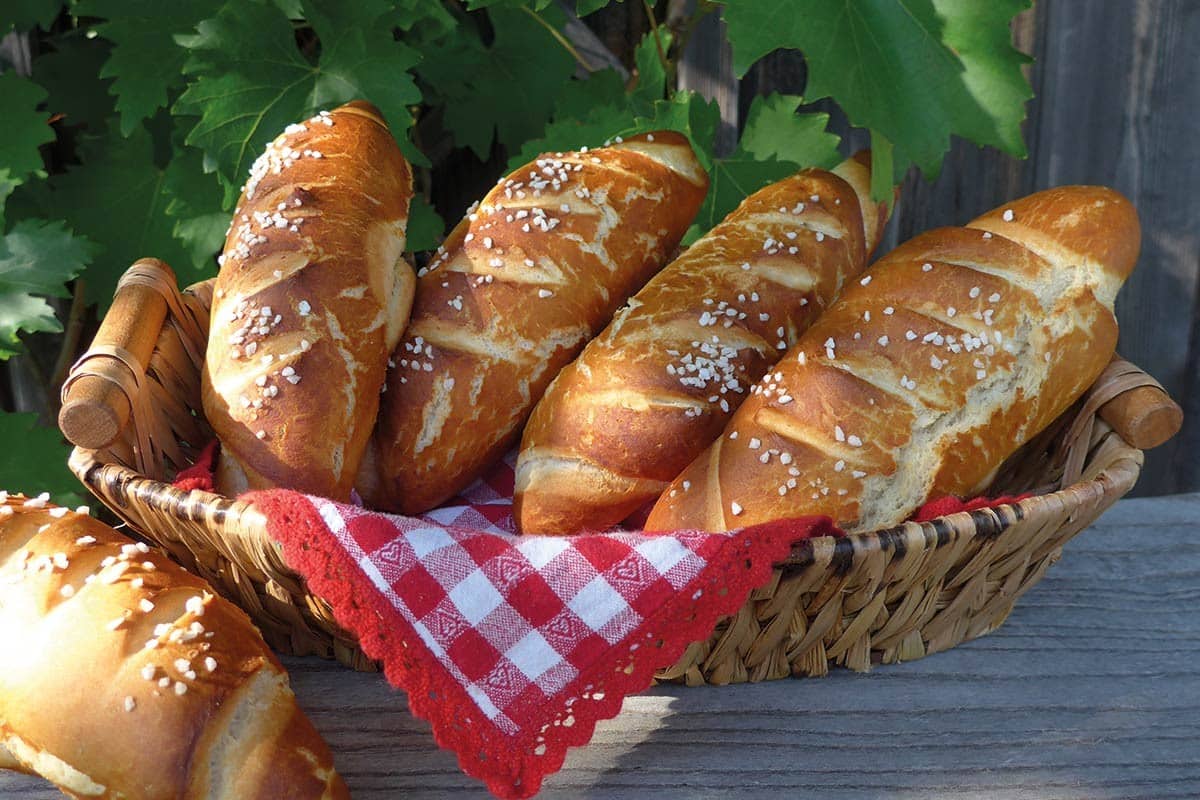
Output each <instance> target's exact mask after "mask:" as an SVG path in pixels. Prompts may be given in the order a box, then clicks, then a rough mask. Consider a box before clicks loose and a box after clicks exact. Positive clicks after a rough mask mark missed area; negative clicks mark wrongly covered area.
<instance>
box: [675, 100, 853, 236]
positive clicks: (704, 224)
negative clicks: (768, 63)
mask: <svg viewBox="0 0 1200 800" xmlns="http://www.w3.org/2000/svg"><path fill="white" fill-rule="evenodd" d="M802 102H803V98H801V97H794V96H792V95H782V94H772V95H770V96H769V97H755V98H754V100H753V102H752V103H751V104H750V110H749V112H748V113H747V114H746V127H745V128H744V129H743V130H742V136H741V140H740V141H739V142H738V146H737V149H736V150H734V152H733V154H732V155H730V156H728V157H727V158H717V159H714V160H713V164H712V167H711V169H710V170H709V176H708V177H709V187H708V196H707V197H705V198H704V204H703V205H702V206H701V207H700V212H699V213H698V214H697V215H696V223H695V224H694V225H693V226H692V228H691V230H689V231H688V235H687V238H686V239H685V241H687V242H691V241H694V240H695V239H697V238H699V236H700V235H701V234H703V233H704V232H705V231H706V230H708V229H709V228H711V227H713V226H714V225H716V224H717V223H718V222H720V221H721V220H722V219H724V218H725V215H727V214H728V213H729V212H730V211H733V209H735V208H737V205H738V203H740V202H741V201H742V200H743V199H744V198H745V197H746V196H747V195H749V194H752V193H754V192H756V191H758V190H759V189H761V188H762V187H764V186H766V185H767V184H769V183H774V182H775V181H777V180H781V179H783V178H786V177H787V176H788V175H791V174H792V173H794V172H796V171H798V170H800V169H802V168H803V167H832V166H834V165H836V164H837V163H838V161H840V160H841V156H840V155H839V154H838V149H837V148H838V137H837V136H834V135H833V134H831V133H828V132H826V130H825V126H826V124H828V122H829V115H828V114H797V113H796V109H797V108H798V107H799V106H800V104H801V103H802Z"/></svg>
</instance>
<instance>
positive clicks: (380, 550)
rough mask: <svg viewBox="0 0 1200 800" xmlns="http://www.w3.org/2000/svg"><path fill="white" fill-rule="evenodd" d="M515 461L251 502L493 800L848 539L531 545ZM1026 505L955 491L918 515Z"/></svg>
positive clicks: (524, 791) (527, 789) (534, 783)
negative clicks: (363, 501) (387, 492)
mask: <svg viewBox="0 0 1200 800" xmlns="http://www.w3.org/2000/svg"><path fill="white" fill-rule="evenodd" d="M212 457H213V451H212V449H211V447H210V448H209V449H208V450H206V452H205V454H204V455H203V456H202V458H201V460H200V462H199V463H197V465H196V466H195V467H193V468H192V469H190V470H187V471H186V472H185V473H181V474H180V478H179V480H177V481H176V485H177V486H179V487H180V488H207V489H211V487H212V476H211V473H210V472H209V470H210V468H211V464H212ZM512 458H513V456H512V455H510V457H509V458H508V459H507V460H506V461H505V462H503V463H501V464H498V465H496V467H495V468H494V469H493V470H492V471H491V472H490V473H489V474H488V475H487V476H485V478H484V479H483V480H480V481H478V482H477V483H476V484H475V485H473V486H472V487H471V488H470V489H468V490H467V491H466V492H465V493H464V494H463V495H462V496H461V497H458V498H455V499H454V500H452V501H450V502H449V503H447V504H446V505H445V506H444V507H442V508H440V509H437V510H435V511H431V512H429V513H428V514H425V515H424V516H422V517H421V518H414V517H402V516H395V515H388V514H378V513H373V512H369V511H365V510H363V509H361V508H358V507H355V506H347V505H340V504H338V503H333V502H330V501H328V500H324V499H321V498H316V497H307V496H305V495H300V494H296V493H295V492H287V491H272V492H259V493H254V494H251V495H248V496H247V497H246V499H249V500H252V501H253V502H254V503H255V504H256V505H258V506H259V507H260V508H261V509H262V510H263V511H264V512H265V513H266V515H267V519H268V527H269V528H270V532H271V534H272V535H273V536H274V537H275V538H276V539H277V540H278V541H280V542H281V543H282V544H283V549H284V555H285V557H286V559H287V562H288V564H289V565H290V566H291V567H292V568H293V569H295V570H296V571H297V572H299V573H300V574H301V575H303V576H304V578H305V580H306V581H307V583H308V586H309V588H310V589H311V590H312V591H314V592H315V593H316V594H318V595H320V596H322V597H324V598H325V599H326V600H327V601H328V602H329V603H330V605H331V607H332V608H333V610H334V614H335V616H336V618H337V621H338V622H339V624H341V625H342V626H343V627H344V628H346V629H347V630H349V631H352V632H353V633H354V634H355V635H356V636H358V638H359V641H360V643H361V645H362V648H363V651H364V652H366V654H367V655H369V656H371V657H372V658H375V659H378V660H380V661H381V662H382V663H383V665H384V673H385V674H386V676H387V678H388V680H389V681H391V683H392V684H393V685H394V686H397V687H399V688H401V689H403V690H405V691H406V692H407V693H408V698H409V707H410V708H411V709H412V711H413V713H414V714H416V715H417V716H419V717H422V718H423V719H427V720H429V722H430V723H431V724H432V726H433V733H434V736H435V738H436V739H437V742H438V744H440V745H441V746H442V747H446V748H449V749H451V750H454V751H455V752H456V753H457V754H458V759H459V764H460V766H461V767H462V768H463V770H464V771H465V772H466V773H467V774H469V775H473V776H474V777H476V778H479V779H480V780H482V781H484V782H485V783H486V784H487V786H488V788H489V789H491V791H492V792H494V793H495V794H497V795H499V796H500V797H528V796H530V795H532V794H534V793H535V792H537V790H538V787H540V786H541V783H542V779H543V778H544V777H545V776H546V775H548V774H550V773H552V772H554V771H556V770H558V769H559V768H560V767H561V766H562V762H563V757H564V756H565V755H566V750H567V748H568V747H572V746H577V745H582V744H585V743H586V742H587V741H588V740H589V739H591V736H592V731H593V730H594V728H595V725H596V723H597V722H598V721H599V720H602V719H608V718H611V717H614V716H616V715H617V713H618V712H619V711H620V710H621V703H622V701H623V700H624V699H625V697H626V696H627V695H629V694H631V693H633V692H638V691H641V690H643V689H645V688H646V687H648V686H649V685H650V684H651V682H652V680H653V676H654V673H655V672H656V671H657V670H659V669H661V668H663V667H667V666H670V665H671V664H674V663H675V662H676V661H677V660H678V658H679V656H680V655H681V654H682V653H683V650H684V648H686V647H687V645H688V644H690V643H691V642H694V641H698V640H700V639H704V638H706V637H707V636H708V635H709V633H710V632H711V631H712V628H713V626H714V625H715V624H716V621H717V620H718V619H719V618H720V617H722V616H726V615H729V614H732V613H734V612H735V611H736V610H737V609H739V608H740V607H741V606H742V604H743V603H744V602H745V600H746V596H747V595H748V594H749V593H750V591H751V590H752V589H753V588H755V587H757V586H759V585H761V584H763V583H765V582H766V580H767V579H768V578H769V576H770V573H771V567H772V565H773V564H775V563H778V562H779V561H781V560H783V558H784V557H785V556H787V554H788V552H789V550H790V548H791V546H792V545H793V544H794V543H795V542H798V541H800V540H801V539H805V538H809V537H812V536H825V535H840V531H838V530H837V529H836V528H834V527H833V525H832V524H831V523H830V521H829V520H828V519H827V518H824V517H807V518H802V519H794V520H777V521H775V522H770V523H766V524H763V525H758V526H755V527H752V528H744V529H742V530H739V531H732V532H729V533H715V534H714V533H708V534H706V533H699V532H696V531H674V532H671V533H668V534H645V533H640V532H628V531H614V532H611V533H606V534H599V535H597V534H590V535H586V536H579V537H521V536H517V535H515V526H514V524H513V519H512V494H513V469H512ZM1022 497H1023V496H1022ZM1018 499H1021V498H1020V497H1016V498H1012V497H999V498H995V499H993V500H987V499H982V498H980V499H976V500H972V501H970V502H969V503H963V502H962V501H961V500H958V499H957V498H953V497H946V498H941V499H939V500H935V501H933V502H931V503H928V504H927V505H925V506H924V507H922V508H921V509H920V510H918V512H917V514H916V515H915V518H916V519H917V520H926V519H930V518H932V517H935V516H939V515H943V514H951V513H954V512H956V511H963V510H973V509H976V508H981V507H983V506H987V505H998V504H1001V503H1008V502H1013V501H1015V500H1018Z"/></svg>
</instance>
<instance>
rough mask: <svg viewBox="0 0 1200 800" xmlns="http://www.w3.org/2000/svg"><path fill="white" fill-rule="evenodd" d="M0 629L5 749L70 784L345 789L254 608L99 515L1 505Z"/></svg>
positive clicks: (103, 791)
mask: <svg viewBox="0 0 1200 800" xmlns="http://www.w3.org/2000/svg"><path fill="white" fill-rule="evenodd" d="M0 636H3V637H4V641H7V642H10V643H15V642H20V643H21V646H20V647H17V646H12V647H6V648H0V748H4V749H7V750H8V751H9V752H10V754H11V755H12V756H13V757H14V758H15V759H16V760H17V761H18V762H20V763H21V764H22V765H23V766H24V767H26V768H27V769H29V770H30V771H33V772H36V773H38V774H41V775H42V776H43V777H45V778H46V779H48V780H51V781H52V782H54V783H55V784H56V785H58V786H59V787H60V788H62V789H63V790H64V791H67V792H68V793H71V792H74V793H76V794H79V795H81V796H89V797H104V798H134V797H136V798H139V799H140V800H158V798H163V800H166V799H167V798H171V799H172V800H174V798H182V797H210V796H212V797H223V798H230V800H233V798H244V797H260V796H263V797H265V796H270V797H295V798H313V800H317V798H328V797H346V796H347V795H346V793H345V791H344V787H342V789H341V790H340V793H339V792H337V791H333V790H331V789H329V788H328V787H331V786H335V785H340V779H337V778H336V773H334V771H333V762H332V756H331V754H330V752H329V748H328V747H327V746H326V745H325V743H324V741H323V740H322V739H321V737H320V735H319V734H318V733H317V732H316V730H315V729H314V728H313V727H312V724H311V723H309V722H308V720H307V719H306V718H305V717H304V716H303V714H301V713H300V712H299V710H298V709H297V707H296V704H295V698H294V697H293V696H292V693H291V690H290V689H288V686H287V675H286V673H285V672H284V671H283V668H282V666H280V664H279V662H278V660H277V659H276V658H275V656H274V655H273V654H272V653H271V652H270V650H268V649H267V646H266V645H265V644H264V643H263V641H262V638H261V637H260V636H259V634H258V631H257V630H256V629H255V628H254V626H253V625H252V624H251V622H250V620H249V619H248V618H247V617H246V615H245V614H244V613H242V611H241V610H240V609H238V608H237V607H236V606H234V605H233V604H232V603H229V602H227V601H225V600H223V599H221V598H219V597H216V596H214V595H213V593H212V592H211V589H210V587H209V586H208V584H206V583H205V582H204V581H202V580H201V579H199V578H196V577H194V576H192V575H190V574H188V573H187V572H185V571H184V570H183V569H181V568H180V567H178V566H176V565H175V564H174V563H172V562H170V561H169V560H167V559H166V558H164V557H163V556H162V555H161V554H159V553H158V552H156V551H154V550H151V549H150V548H147V547H145V546H144V545H137V544H135V543H134V542H133V541H132V540H130V539H128V538H126V537H124V536H121V535H120V534H118V533H116V532H115V531H113V530H112V529H111V528H109V527H108V526H106V525H104V524H102V523H101V522H99V521H97V520H95V519H93V518H91V517H88V516H86V515H83V514H76V513H71V512H68V511H67V510H66V509H55V508H53V507H49V506H46V505H45V504H44V503H43V502H41V501H38V500H34V501H31V502H23V501H22V500H21V499H19V498H5V501H4V503H3V504H0ZM150 642H154V644H153V645H151V644H150ZM251 729H253V730H254V731H255V733H256V736H255V737H254V738H255V741H257V742H259V744H254V743H247V742H246V741H244V740H243V738H241V736H240V735H241V733H243V732H244V731H247V730H251ZM231 743H232V744H231ZM255 776H258V777H255ZM259 784H262V785H263V786H267V787H277V788H281V789H282V788H284V787H286V791H281V792H274V791H273V792H272V793H267V794H264V793H262V792H259V793H258V794H255V793H253V792H251V791H249V790H250V789H254V790H255V791H259V790H258V788H257V787H258V785H259ZM232 786H238V787H240V788H241V789H243V790H246V791H239V792H231V791H225V790H221V791H217V790H214V791H213V793H212V794H208V791H209V788H210V787H217V788H218V789H220V788H221V787H232ZM331 792H332V793H331Z"/></svg>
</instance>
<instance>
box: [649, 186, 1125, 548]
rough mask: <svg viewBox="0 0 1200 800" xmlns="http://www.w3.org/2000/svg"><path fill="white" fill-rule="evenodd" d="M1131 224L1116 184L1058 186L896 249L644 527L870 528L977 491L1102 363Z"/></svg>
mask: <svg viewBox="0 0 1200 800" xmlns="http://www.w3.org/2000/svg"><path fill="white" fill-rule="evenodd" d="M1138 237H1139V230H1138V222H1137V216H1136V214H1135V213H1134V211H1133V209H1132V207H1131V206H1130V204H1129V202H1128V201H1127V200H1125V199H1124V198H1123V197H1121V196H1120V195H1119V194H1117V193H1116V192H1113V191H1112V190H1109V189H1104V188H1099V187H1088V186H1069V187H1062V188H1059V189H1052V190H1049V191H1046V192H1039V193H1038V194H1034V195H1031V196H1030V197H1026V198H1024V199H1022V200H1018V201H1015V202H1013V203H1009V204H1007V205H1005V206H1001V207H1000V208H998V209H996V210H994V211H992V212H989V213H988V214H985V215H983V216H982V217H980V218H979V219H977V220H975V221H973V222H971V223H970V224H969V226H968V227H965V228H943V229H940V230H935V231H930V232H929V233H926V234H924V235H922V236H918V237H917V238H915V239H913V240H911V241H909V242H907V243H905V244H903V245H901V246H900V247H898V248H897V249H896V250H894V251H893V252H892V253H890V254H888V255H887V256H885V257H884V258H882V259H881V260H880V261H879V262H877V263H876V264H875V265H874V266H872V267H871V269H870V270H869V271H868V272H867V274H866V276H865V277H864V278H863V282H862V283H859V284H854V285H852V286H850V287H849V288H848V289H847V290H846V292H845V293H844V294H843V295H842V297H841V298H840V299H839V300H838V302H837V303H835V304H834V305H833V306H832V307H831V308H830V309H829V310H828V311H827V312H826V313H825V314H824V315H823V316H822V317H821V319H819V320H818V321H817V323H816V324H815V325H813V327H812V328H810V329H809V331H808V332H807V333H806V334H805V335H804V336H802V337H801V338H800V341H799V343H798V344H797V345H796V347H794V348H793V349H792V350H790V351H789V352H788V353H787V355H786V356H784V358H783V359H782V360H781V361H780V363H779V365H778V366H777V367H776V369H775V370H774V371H773V372H772V373H771V374H770V375H769V376H768V377H767V378H765V379H764V380H763V381H761V382H760V383H759V384H758V386H757V387H755V395H754V396H753V397H751V398H750V399H749V400H747V401H746V402H745V403H744V404H743V405H742V407H741V408H740V409H739V410H738V412H737V413H736V414H735V415H734V417H733V419H732V420H730V423H729V425H728V426H727V428H726V430H725V433H724V434H723V435H722V437H721V438H720V439H719V440H718V441H717V442H716V443H715V444H714V445H713V446H712V447H711V448H710V449H709V450H708V451H706V452H705V453H702V454H701V455H700V456H699V457H698V458H697V459H696V460H695V461H694V462H693V463H692V464H691V465H690V466H689V467H688V468H687V469H686V470H684V471H683V472H682V473H681V474H680V475H679V476H678V477H677V478H676V480H675V481H674V482H673V483H672V485H671V487H670V489H669V490H668V491H667V492H665V493H664V494H663V496H662V497H661V498H660V499H659V501H658V503H657V504H656V506H655V508H654V510H653V512H652V513H651V515H650V519H649V521H648V523H647V527H648V528H649V529H651V530H667V529H672V528H703V529H707V530H725V529H728V528H732V527H741V526H745V525H752V524H755V523H757V522H764V521H767V520H770V519H777V518H782V517H795V516H801V515H807V514H827V515H829V516H831V517H833V518H834V519H835V520H836V521H838V522H839V523H840V524H842V525H843V526H844V527H845V528H847V529H848V530H866V529H875V528H881V527H886V526H889V525H893V524H896V523H898V522H900V521H902V520H904V519H905V518H906V517H908V516H909V514H911V513H912V511H914V510H915V509H916V508H917V507H918V506H919V505H920V504H921V503H922V502H924V501H925V500H926V499H927V498H930V497H934V496H940V495H945V494H957V495H970V494H974V493H977V492H979V491H981V490H982V489H983V488H985V483H986V480H987V479H988V477H989V476H990V475H991V474H992V473H993V471H994V470H995V468H996V467H997V466H999V464H1000V463H1001V462H1002V461H1003V460H1004V459H1005V458H1006V457H1007V456H1008V455H1009V454H1011V453H1012V452H1013V451H1014V450H1016V448H1017V447H1019V446H1020V445H1021V444H1022V443H1023V442H1025V441H1027V440H1028V439H1029V438H1030V437H1032V436H1034V435H1035V434H1037V433H1038V432H1039V431H1040V430H1042V429H1043V428H1044V427H1045V426H1046V425H1048V424H1049V423H1050V422H1051V421H1052V420H1053V419H1054V418H1055V417H1057V416H1058V415H1059V414H1060V413H1062V412H1063V411H1064V410H1065V409H1066V408H1067V407H1068V406H1069V405H1070V404H1071V403H1072V402H1073V401H1074V400H1075V399H1076V398H1077V397H1078V396H1079V395H1080V394H1081V393H1082V392H1083V391H1084V390H1085V389H1086V388H1087V387H1088V386H1089V385H1090V384H1091V383H1092V382H1093V381H1094V380H1095V379H1096V377H1097V376H1098V375H1099V374H1100V372H1101V370H1102V369H1103V368H1104V366H1105V364H1107V363H1108V360H1109V358H1110V357H1111V355H1112V353H1113V349H1114V347H1115V345H1116V321H1115V319H1114V317H1113V313H1112V303H1113V299H1114V298H1115V296H1116V292H1117V289H1118V288H1119V287H1120V284H1121V282H1122V281H1123V280H1124V279H1125V277H1126V276H1127V275H1128V274H1129V271H1130V270H1131V269H1132V267H1133V263H1134V261H1135V260H1136V257H1137V249H1138ZM784 398H787V399H786V400H784Z"/></svg>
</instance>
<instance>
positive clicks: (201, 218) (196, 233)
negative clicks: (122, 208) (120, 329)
mask: <svg viewBox="0 0 1200 800" xmlns="http://www.w3.org/2000/svg"><path fill="white" fill-rule="evenodd" d="M163 192H164V193H165V194H166V195H167V197H168V198H169V199H168V200H167V205H166V209H165V213H166V214H167V216H169V217H171V218H172V219H174V220H175V224H174V227H173V228H172V231H171V232H172V234H173V235H174V237H175V238H176V239H178V240H179V241H180V242H181V243H182V244H183V245H184V247H186V248H187V251H188V254H189V256H190V264H189V265H184V264H179V265H174V264H172V266H173V267H175V269H177V270H180V272H181V274H180V275H179V279H180V282H181V283H184V284H186V283H191V282H193V281H197V280H202V279H204V278H208V277H211V276H212V275H214V274H216V269H217V254H218V253H219V252H220V251H221V247H222V246H223V245H224V244H225V231H226V229H227V228H228V227H229V218H230V215H229V213H228V212H226V211H225V210H224V209H223V208H222V207H221V184H220V182H218V181H217V179H216V178H215V176H213V175H206V174H205V173H204V158H203V156H202V154H201V153H200V151H199V150H196V149H195V148H193V147H179V148H176V150H175V155H174V157H173V158H172V159H171V162H170V163H169V164H167V168H166V171H165V173H164V174H163ZM185 266H188V267H189V269H188V270H183V267H185Z"/></svg>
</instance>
